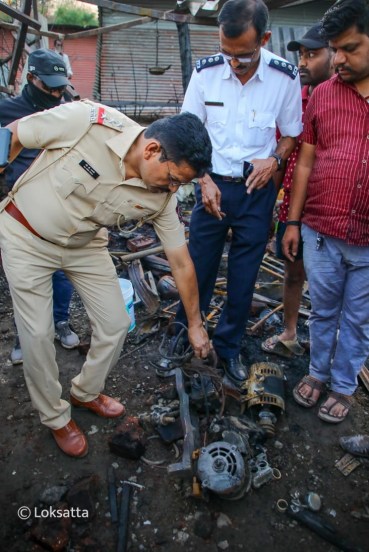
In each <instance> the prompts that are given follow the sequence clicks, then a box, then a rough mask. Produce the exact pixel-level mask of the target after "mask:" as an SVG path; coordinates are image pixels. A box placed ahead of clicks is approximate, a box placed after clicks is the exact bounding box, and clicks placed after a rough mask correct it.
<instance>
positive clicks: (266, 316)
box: [249, 303, 284, 332]
mask: <svg viewBox="0 0 369 552" xmlns="http://www.w3.org/2000/svg"><path fill="white" fill-rule="evenodd" d="M283 307H284V305H283V303H281V304H280V305H278V307H276V308H275V309H273V310H271V311H270V312H268V314H266V315H265V316H263V318H260V320H259V321H258V322H256V324H254V325H253V326H251V328H249V331H250V332H254V331H255V330H257V329H258V328H260V326H262V325H263V324H264V322H265V320H268V318H269V317H270V316H272V314H274V313H275V312H278V311H280V310H282V309H283Z"/></svg>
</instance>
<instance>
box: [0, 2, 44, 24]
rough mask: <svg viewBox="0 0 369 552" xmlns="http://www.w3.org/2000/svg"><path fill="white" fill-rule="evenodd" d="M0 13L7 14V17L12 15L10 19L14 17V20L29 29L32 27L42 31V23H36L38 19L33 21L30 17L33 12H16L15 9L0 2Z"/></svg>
mask: <svg viewBox="0 0 369 552" xmlns="http://www.w3.org/2000/svg"><path fill="white" fill-rule="evenodd" d="M31 4H32V2H31ZM0 11H2V12H4V13H6V15H10V17H13V19H16V20H17V21H20V22H21V23H24V24H25V25H28V26H29V27H32V28H34V29H38V30H40V29H41V23H39V22H38V21H36V19H32V17H30V16H29V14H30V13H31V10H29V11H26V10H24V12H21V11H19V10H16V9H15V8H11V7H10V6H8V5H7V4H4V2H0Z"/></svg>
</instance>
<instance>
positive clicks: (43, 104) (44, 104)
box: [27, 81, 62, 109]
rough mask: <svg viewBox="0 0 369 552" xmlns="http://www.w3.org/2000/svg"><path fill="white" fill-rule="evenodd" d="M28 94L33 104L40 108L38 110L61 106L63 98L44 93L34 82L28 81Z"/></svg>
mask: <svg viewBox="0 0 369 552" xmlns="http://www.w3.org/2000/svg"><path fill="white" fill-rule="evenodd" d="M27 92H28V94H29V96H30V98H31V100H32V102H33V103H34V104H35V105H36V106H37V107H38V109H51V108H52V107H56V106H57V105H60V102H61V101H62V97H60V98H56V97H55V96H52V95H51V94H48V93H47V92H44V91H43V90H41V89H40V88H37V86H35V85H34V84H33V83H32V82H29V81H28V84H27Z"/></svg>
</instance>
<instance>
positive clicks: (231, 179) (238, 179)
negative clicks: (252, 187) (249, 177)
mask: <svg viewBox="0 0 369 552" xmlns="http://www.w3.org/2000/svg"><path fill="white" fill-rule="evenodd" d="M210 176H211V177H214V178H217V179H218V180H223V182H245V179H244V178H242V177H241V176H239V177H235V178H234V177H233V176H223V175H222V174H217V173H210Z"/></svg>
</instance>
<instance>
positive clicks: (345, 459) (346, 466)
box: [335, 452, 361, 476]
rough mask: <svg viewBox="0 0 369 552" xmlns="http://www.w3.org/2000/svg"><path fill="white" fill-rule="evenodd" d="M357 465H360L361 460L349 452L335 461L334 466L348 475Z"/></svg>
mask: <svg viewBox="0 0 369 552" xmlns="http://www.w3.org/2000/svg"><path fill="white" fill-rule="evenodd" d="M359 466H361V460H360V459H359V458H355V456H352V454H350V453H349V452H348V453H347V454H345V455H344V456H342V458H341V459H340V460H337V462H336V463H335V467H336V468H337V469H338V470H339V471H340V472H341V473H342V475H345V476H347V475H350V473H351V472H353V471H354V470H355V469H356V468H358V467H359Z"/></svg>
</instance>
